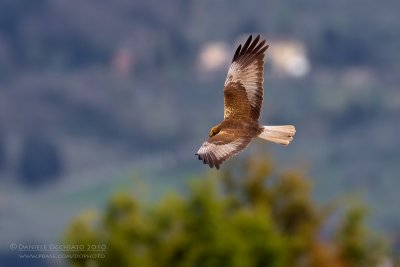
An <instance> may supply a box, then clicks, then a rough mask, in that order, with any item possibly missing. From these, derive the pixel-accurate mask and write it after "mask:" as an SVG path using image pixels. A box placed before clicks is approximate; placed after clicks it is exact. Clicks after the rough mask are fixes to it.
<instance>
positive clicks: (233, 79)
mask: <svg viewBox="0 0 400 267" xmlns="http://www.w3.org/2000/svg"><path fill="white" fill-rule="evenodd" d="M267 48H268V45H265V40H262V41H260V35H258V36H257V37H256V38H255V39H254V40H253V41H252V36H251V35H250V37H249V38H248V39H247V41H246V43H245V44H244V45H243V47H242V45H239V47H238V48H237V50H236V52H235V55H234V56H233V59H232V63H231V66H230V67H229V71H228V76H227V78H226V81H225V84H224V120H223V121H222V122H221V123H220V124H218V125H216V126H214V127H213V128H211V130H210V133H209V137H210V138H209V139H208V140H207V141H206V142H204V143H203V145H202V146H201V147H200V149H199V151H198V152H197V153H196V155H198V157H199V159H200V160H202V161H203V162H204V163H205V164H208V165H209V166H210V167H211V168H213V167H216V168H217V169H219V167H220V165H221V164H222V162H224V161H225V160H227V159H229V158H231V157H233V156H235V155H236V154H237V153H239V152H240V151H242V150H244V149H245V148H246V147H247V146H248V144H249V143H250V141H251V140H252V139H253V138H255V137H260V138H262V139H265V140H268V141H272V142H275V143H279V144H283V145H288V144H289V143H290V141H291V140H292V139H293V135H294V134H295V132H296V130H295V128H294V126H292V125H284V126H260V124H259V121H258V120H259V118H260V114H261V107H262V101H263V94H264V89H263V84H264V53H265V51H266V50H267Z"/></svg>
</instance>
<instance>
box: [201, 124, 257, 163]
mask: <svg viewBox="0 0 400 267" xmlns="http://www.w3.org/2000/svg"><path fill="white" fill-rule="evenodd" d="M250 141H251V137H249V136H236V134H235V133H234V132H233V131H230V130H226V131H225V130H224V131H221V132H219V133H218V134H217V135H215V136H213V137H211V138H209V139H208V140H207V141H205V142H204V143H203V145H202V146H201V147H200V149H199V151H197V153H196V155H197V156H198V157H199V159H200V160H202V161H203V163H204V164H208V165H209V166H210V167H211V168H213V167H214V166H215V167H216V168H217V169H219V166H220V165H221V164H222V162H224V161H225V160H228V159H230V158H231V157H233V156H235V155H236V154H237V153H239V152H240V151H242V150H243V149H245V148H246V147H247V146H248V144H249V143H250Z"/></svg>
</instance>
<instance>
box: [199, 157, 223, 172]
mask: <svg viewBox="0 0 400 267" xmlns="http://www.w3.org/2000/svg"><path fill="white" fill-rule="evenodd" d="M196 154H197V153H196ZM197 156H198V157H199V160H201V161H203V164H208V166H210V168H213V167H214V166H215V168H217V170H219V163H218V160H217V158H216V157H215V156H214V155H213V154H197Z"/></svg>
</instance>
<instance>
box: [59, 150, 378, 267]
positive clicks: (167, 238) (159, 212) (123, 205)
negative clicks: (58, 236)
mask: <svg viewBox="0 0 400 267" xmlns="http://www.w3.org/2000/svg"><path fill="white" fill-rule="evenodd" d="M338 210H339V209H338V207H336V205H334V204H332V203H331V204H328V205H326V206H323V207H321V206H318V205H316V204H315V202H314V201H313V199H312V198H311V195H310V184H309V182H308V181H307V179H306V178H305V177H303V175H302V174H300V173H299V172H297V171H290V172H286V173H281V172H278V171H277V170H276V168H275V166H274V165H273V164H272V163H271V161H270V160H269V159H268V157H267V156H259V155H258V156H252V157H249V158H248V159H247V160H246V161H245V162H244V163H243V164H235V165H234V166H233V165H232V168H231V169H228V171H225V172H221V173H220V174H219V175H215V176H213V175H210V176H209V177H205V178H204V179H197V180H195V181H193V183H192V185H191V187H190V190H189V191H188V192H187V194H185V196H181V195H170V196H167V197H164V198H162V199H161V200H160V201H159V202H158V203H156V204H155V205H153V206H151V207H148V206H144V205H143V204H141V203H140V202H139V201H137V200H136V199H135V198H134V197H132V196H130V195H126V194H119V195H116V196H115V197H113V198H112V199H111V200H110V202H109V204H108V206H107V208H106V211H105V212H104V214H102V215H99V216H97V215H96V216H89V215H90V214H88V213H86V214H83V215H82V216H81V217H79V218H77V219H76V220H75V221H74V222H73V223H72V224H71V225H70V226H69V228H68V229H67V231H66V233H65V236H64V238H63V241H64V243H65V244H102V245H105V246H106V251H105V254H106V257H105V258H93V259H91V258H90V257H86V258H81V259H79V258H78V259H73V260H72V263H73V265H75V266H148V267H151V266H154V267H156V266H162V267H168V266H171V267H180V266H182V267H185V266H207V267H212V266H216V267H217V266H218V267H219V266H237V267H240V266H246V267H251V266H377V263H378V262H379V261H381V260H382V259H384V258H385V252H384V250H383V249H382V248H383V246H382V243H380V241H379V238H377V237H375V236H373V235H372V234H371V233H370V232H369V231H368V230H367V228H366V226H365V220H364V219H365V213H364V212H363V210H362V209H360V208H355V209H349V210H344V212H342V213H341V214H342V215H341V216H340V219H336V221H337V223H335V226H334V227H330V228H332V229H330V232H331V233H330V234H326V233H325V234H323V230H324V229H325V230H326V228H327V223H328V222H329V221H330V220H329V219H330V218H331V217H332V216H333V214H337V213H338V212H337V211H338ZM339 213H340V212H339ZM333 217H334V216H333ZM70 253H76V252H70ZM85 253H98V252H85Z"/></svg>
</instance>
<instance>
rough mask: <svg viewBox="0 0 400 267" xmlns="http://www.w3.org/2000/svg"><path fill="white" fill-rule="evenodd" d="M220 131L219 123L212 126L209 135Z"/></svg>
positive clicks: (211, 135)
mask: <svg viewBox="0 0 400 267" xmlns="http://www.w3.org/2000/svg"><path fill="white" fill-rule="evenodd" d="M219 131H220V129H219V127H218V125H217V126H214V127H212V128H211V130H210V132H209V133H208V136H209V137H210V138H211V137H213V136H214V135H216V134H217V133H219Z"/></svg>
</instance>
